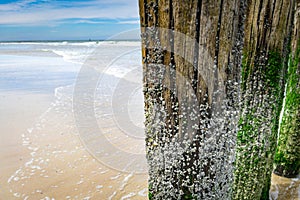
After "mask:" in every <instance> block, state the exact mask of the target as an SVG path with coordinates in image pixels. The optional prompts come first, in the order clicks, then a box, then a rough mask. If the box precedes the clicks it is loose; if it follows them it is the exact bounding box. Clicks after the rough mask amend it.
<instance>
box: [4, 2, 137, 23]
mask: <svg viewBox="0 0 300 200" xmlns="http://www.w3.org/2000/svg"><path fill="white" fill-rule="evenodd" d="M37 2H39V3H37ZM41 2H42V3H41ZM0 11H1V12H0V24H2V25H43V24H44V25H47V24H53V23H61V21H62V20H68V19H74V18H75V19H80V20H82V23H84V22H86V23H100V22H97V21H95V20H91V19H117V20H118V21H119V23H122V21H123V23H124V24H125V23H136V21H134V20H130V19H137V18H138V8H137V1H136V0H93V1H84V0H82V1H80V2H78V1H76V2H72V3H71V2H70V1H55V2H49V1H35V0H24V1H19V2H17V3H10V4H2V5H0ZM77 21H78V20H77Z"/></svg>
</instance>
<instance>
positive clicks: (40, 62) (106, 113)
mask: <svg viewBox="0 0 300 200" xmlns="http://www.w3.org/2000/svg"><path fill="white" fill-rule="evenodd" d="M139 47H140V43H139V42H106V43H105V42H104V43H101V44H98V43H96V42H71V43H70V42H50V43H41V42H36V43H28V42H27V43H1V44H0V59H1V62H0V76H1V79H0V113H1V115H0V127H1V132H0V138H1V139H0V150H1V151H0V160H1V162H0V196H1V198H0V199H26V200H27V199H45V200H46V199H51V200H52V199H129V198H130V199H146V198H147V175H146V173H143V171H139V173H138V174H137V173H135V171H134V168H130V169H131V170H126V169H124V170H123V169H122V168H121V167H122V165H121V166H119V163H118V162H121V160H120V161H118V160H115V161H116V162H113V163H111V160H113V159H115V157H114V156H116V152H108V151H106V154H111V160H109V159H108V160H107V158H106V160H105V159H104V160H103V161H102V160H101V158H102V157H101V155H100V156H97V155H96V153H97V152H93V149H91V150H89V145H90V144H89V141H87V140H84V138H82V137H84V135H83V136H81V135H80V133H79V131H78V126H80V123H79V124H78V123H77V124H76V120H75V118H74V113H73V91H74V87H75V85H76V78H77V76H78V74H79V73H80V70H81V69H82V66H83V65H84V63H85V62H87V60H88V59H92V60H93V59H94V60H93V62H94V64H95V66H94V67H95V68H97V70H98V71H99V80H98V81H99V83H98V85H97V87H96V88H95V94H90V96H89V101H93V103H95V116H94V117H95V119H96V120H97V123H99V127H100V129H101V131H102V133H103V134H102V136H103V135H105V137H107V138H108V139H107V142H108V143H110V144H112V145H113V146H114V147H116V148H117V149H120V152H126V154H125V155H127V156H128V157H127V163H129V164H130V156H131V155H136V154H140V155H142V156H140V158H144V160H143V161H140V162H141V163H143V162H144V163H145V159H146V158H145V156H144V141H143V138H141V137H139V138H134V137H133V136H130V134H124V133H125V132H126V131H125V132H124V130H122V125H121V126H120V123H119V124H117V123H118V120H116V119H115V117H113V115H114V114H113V110H112V105H111V104H110V101H111V100H110V99H111V98H110V97H112V92H113V91H114V90H115V88H116V87H117V86H118V83H119V82H120V80H121V79H122V77H124V76H125V75H126V74H128V72H129V71H130V70H128V69H132V66H133V67H134V68H136V64H135V63H140V62H141V61H140V58H139V52H138V51H139ZM95 52H96V54H97V55H98V56H100V57H98V58H95V57H93V58H91V57H89V56H91V55H92V54H93V53H95ZM123 54H124V56H123V57H122V56H121V57H120V55H123ZM135 54H136V55H135ZM128 56H129V57H132V56H133V57H135V56H136V57H137V58H132V59H131V60H134V61H130V60H128V59H129V57H128ZM95 62H96V63H95ZM121 63H122V64H121ZM126 66H127V71H126ZM89 67H91V66H89ZM130 67H131V68H130ZM103 70H104V71H103ZM100 74H102V75H103V76H102V75H101V76H100ZM132 81H137V82H140V83H141V81H142V76H141V75H139V77H135V80H131V82H132ZM128 84H129V85H130V81H128ZM81 87H84V86H81ZM122 87H123V89H124V88H125V89H126V84H125V85H124V81H123V82H122ZM137 91H138V92H139V93H138V94H133V97H134V95H138V96H140V97H142V93H141V92H142V91H141V90H140V89H138V90H137ZM120 95H121V96H119V97H120V98H123V97H122V94H120ZM124 95H125V94H124ZM125 98H127V95H125V96H124V99H125ZM129 99H130V98H129ZM121 100H122V99H120V101H121ZM135 100H136V98H134V99H132V101H131V103H130V102H127V104H126V105H129V106H131V107H132V108H134V107H135V108H137V106H139V107H138V108H139V111H138V112H141V113H142V109H141V108H142V104H141V103H142V99H140V100H138V101H135ZM137 104H139V105H137ZM129 113H130V112H129ZM84 114H85V113H82V115H84ZM140 115H141V114H138V113H135V111H133V113H132V117H133V118H132V122H133V124H136V126H139V127H140V128H142V123H141V120H143V119H138V118H136V117H135V116H137V117H138V116H140ZM87 118H88V117H87ZM100 136H101V134H99V138H98V137H97V135H96V136H95V135H94V137H93V141H94V143H95V144H93V145H97V141H99V140H101V137H100ZM116 136H117V137H116ZM85 142H87V143H85ZM101 142H103V141H99V146H100V148H101ZM108 156H109V155H108ZM129 166H130V165H129ZM143 170H144V169H143ZM144 172H146V171H144Z"/></svg>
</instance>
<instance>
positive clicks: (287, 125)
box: [274, 42, 300, 178]
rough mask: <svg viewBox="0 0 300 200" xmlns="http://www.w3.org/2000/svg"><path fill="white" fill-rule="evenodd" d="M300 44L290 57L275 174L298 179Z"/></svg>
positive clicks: (299, 148) (299, 159)
mask: <svg viewBox="0 0 300 200" xmlns="http://www.w3.org/2000/svg"><path fill="white" fill-rule="evenodd" d="M299 57H300V42H299V44H298V49H297V50H296V53H295V54H294V56H292V55H291V56H290V62H289V69H288V82H287V88H286V97H285V106H284V112H283V116H282V121H281V124H280V130H279V138H278V147H277V151H276V155H275V165H276V168H275V170H274V173H275V174H277V175H280V176H285V177H288V178H292V177H296V176H297V175H298V174H299V168H300V63H299Z"/></svg>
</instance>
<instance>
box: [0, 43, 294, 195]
mask: <svg viewBox="0 0 300 200" xmlns="http://www.w3.org/2000/svg"><path fill="white" fill-rule="evenodd" d="M85 71H87V72H88V73H87V74H85ZM89 73H91V74H93V73H94V74H95V73H96V75H95V76H94V77H96V78H97V80H92V78H91V79H89V78H90V77H93V76H89ZM80 75H82V77H83V79H84V80H83V81H82V82H80V81H79V82H78V80H77V78H78V77H80ZM0 77H1V78H0V130H1V131H0V160H1V162H0V197H1V198H0V199H24V200H31V199H33V200H35V199H45V200H48V199H49V200H53V199H86V200H88V199H96V200H97V199H147V195H148V189H147V169H146V158H145V152H144V151H145V148H144V146H145V144H144V132H143V120H144V116H143V96H142V67H141V56H140V42H124V41H123V42H122V41H105V42H100V43H98V42H26V43H13V42H10V43H0ZM93 81H94V82H95V83H97V84H96V85H94V86H93V87H91V88H90V85H89V83H91V82H93ZM74 91H75V92H74ZM76 91H77V93H76ZM78 91H79V93H78ZM80 91H82V94H83V95H80V94H81V93H80ZM74 94H76V95H77V96H76V95H75V96H74ZM74 99H75V100H76V101H77V102H79V103H78V104H75V105H78V106H75V108H74ZM91 105H92V108H91V109H92V110H93V112H88V111H86V110H88V109H85V108H89V106H91ZM74 111H75V113H74ZM91 113H92V115H91ZM85 120H86V121H85ZM94 122H95V124H96V125H97V126H95V127H93V126H89V123H94ZM271 197H272V199H279V200H280V199H286V200H290V199H300V198H299V179H285V178H282V177H278V176H273V185H272V188H271Z"/></svg>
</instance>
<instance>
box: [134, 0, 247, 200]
mask: <svg viewBox="0 0 300 200" xmlns="http://www.w3.org/2000/svg"><path fill="white" fill-rule="evenodd" d="M139 6H140V17H141V18H140V19H141V27H142V40H143V46H142V54H143V66H144V69H143V70H144V96H145V113H146V123H145V125H146V145H147V147H146V148H147V159H148V164H149V176H150V177H149V192H150V197H151V198H153V199H189V198H196V199H216V198H217V199H226V198H229V190H230V186H229V185H230V183H231V180H232V169H233V168H232V157H233V155H232V153H233V147H234V144H235V135H236V133H235V130H234V129H230V128H229V127H235V125H236V121H237V119H236V114H235V115H231V114H230V113H232V112H237V108H236V104H237V102H238V83H239V81H240V70H239V67H240V64H241V47H242V43H243V41H242V38H243V35H242V33H243V31H242V30H243V19H244V13H243V8H244V5H243V4H242V3H241V2H240V1H239V0H234V1H224V0H221V1H220V0H213V1H208V0H187V1H178V0H160V1H157V0H140V1H139ZM147 27H148V28H147ZM149 27H152V28H149ZM221 107H222V109H221ZM223 107H225V108H223ZM218 109H219V110H218ZM232 116H233V118H231V117H232ZM218 120H219V121H220V122H217V121H218ZM213 130H214V131H213ZM230 156H231V157H230ZM229 157H230V158H229Z"/></svg>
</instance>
